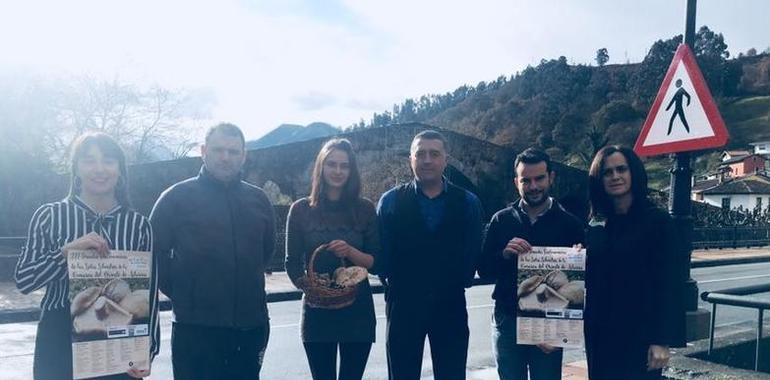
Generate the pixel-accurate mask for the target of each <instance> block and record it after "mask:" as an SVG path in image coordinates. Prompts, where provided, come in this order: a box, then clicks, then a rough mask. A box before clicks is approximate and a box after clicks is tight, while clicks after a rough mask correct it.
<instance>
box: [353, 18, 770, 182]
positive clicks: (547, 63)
mask: <svg viewBox="0 0 770 380" xmlns="http://www.w3.org/2000/svg"><path fill="white" fill-rule="evenodd" d="M698 36H699V37H698V39H697V40H696V44H695V49H694V51H695V52H696V55H697V57H698V64H699V66H700V68H701V71H703V74H704V77H705V78H706V81H707V82H708V85H709V88H710V90H711V93H712V94H713V95H714V97H715V99H716V101H717V105H718V107H719V110H720V112H721V114H722V116H723V118H724V120H725V123H726V125H727V128H728V131H729V133H730V140H729V144H728V146H727V147H725V149H734V148H741V149H747V148H748V146H747V144H748V143H750V142H753V141H758V140H770V54H767V53H766V54H760V55H752V56H741V57H739V58H735V59H728V57H729V53H728V52H727V50H726V48H727V45H726V44H725V43H724V40H723V37H722V36H721V34H715V33H713V32H711V31H709V30H708V28H705V27H704V28H701V30H700V31H699V32H698ZM679 41H681V36H677V37H674V38H672V39H670V40H659V41H656V42H655V43H654V44H653V46H652V47H651V48H650V50H649V53H648V54H647V56H646V57H645V59H644V61H642V62H640V63H635V64H623V65H607V66H588V65H570V64H568V63H567V59H566V58H565V57H559V58H558V59H552V60H542V61H541V62H540V64H539V65H537V66H534V67H527V68H526V69H525V70H523V71H521V72H517V73H516V74H514V75H512V76H510V77H506V76H500V77H498V78H497V79H496V80H494V81H490V82H480V83H478V84H477V85H475V86H468V85H465V86H461V87H459V88H457V89H456V90H454V91H452V92H447V93H445V94H433V95H424V96H421V97H419V98H414V99H407V100H405V101H404V102H403V103H402V104H399V105H396V106H394V107H393V111H392V112H390V111H385V112H383V113H382V114H374V116H373V118H372V121H371V122H370V123H369V124H368V125H365V124H363V123H361V124H359V125H356V126H353V128H354V129H355V128H363V127H368V126H383V125H387V124H389V123H392V122H396V123H405V122H412V121H415V122H424V123H427V124H432V125H436V126H440V127H442V128H447V129H451V130H454V131H457V132H460V133H463V134H467V135H470V136H473V137H477V138H480V139H484V140H488V141H491V142H494V143H496V144H500V145H504V146H509V147H511V148H513V149H515V150H522V149H524V148H526V147H529V146H539V147H541V148H543V149H546V151H547V152H548V153H549V154H550V155H551V156H552V157H553V158H554V159H556V160H558V161H561V162H563V163H566V164H569V165H572V166H576V167H582V168H587V167H588V165H589V164H590V161H591V158H592V157H593V155H594V154H595V152H596V151H597V150H598V149H600V148H601V147H602V146H604V145H606V144H622V145H627V146H633V144H634V142H635V141H636V138H637V136H638V134H639V131H640V129H641V126H642V124H643V123H644V119H645V117H646V115H647V113H648V112H649V109H650V106H651V104H652V101H653V100H654V97H655V95H656V94H657V90H658V88H659V86H660V84H661V82H662V80H663V76H664V75H665V73H666V70H667V68H668V65H669V64H670V62H671V58H672V57H673V54H674V51H675V50H676V47H677V46H678V44H679ZM720 151H721V149H720ZM694 157H695V162H694V170H695V171H696V173H698V172H704V171H707V170H709V169H711V168H713V167H715V165H716V164H717V162H718V153H717V150H712V151H704V152H697V153H696V154H694ZM646 164H647V168H648V170H649V172H650V173H649V174H650V178H651V185H652V186H653V187H657V188H662V187H665V186H667V185H668V177H669V174H668V170H669V168H670V166H671V164H670V160H669V159H668V158H667V157H654V158H650V159H647V160H646Z"/></svg>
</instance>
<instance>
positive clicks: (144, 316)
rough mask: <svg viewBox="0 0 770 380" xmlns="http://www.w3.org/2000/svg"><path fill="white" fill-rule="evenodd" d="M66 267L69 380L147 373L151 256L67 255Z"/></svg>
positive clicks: (127, 253)
mask: <svg viewBox="0 0 770 380" xmlns="http://www.w3.org/2000/svg"><path fill="white" fill-rule="evenodd" d="M67 267H68V270H69V284H70V285H69V294H70V305H71V306H70V312H71V315H72V367H73V371H72V372H73V378H74V379H86V378H90V377H96V376H106V375H112V374H118V373H125V372H126V371H127V370H128V369H129V368H131V367H137V368H139V369H148V368H149V365H150V275H151V273H152V253H150V252H138V251H110V254H109V255H108V256H106V257H102V256H100V255H99V254H98V253H97V252H96V251H71V252H70V253H69V255H68V258H67Z"/></svg>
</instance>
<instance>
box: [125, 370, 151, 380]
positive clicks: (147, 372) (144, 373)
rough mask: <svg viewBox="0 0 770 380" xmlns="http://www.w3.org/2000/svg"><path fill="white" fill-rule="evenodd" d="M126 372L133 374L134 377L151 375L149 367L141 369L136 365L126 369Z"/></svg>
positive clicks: (129, 374)
mask: <svg viewBox="0 0 770 380" xmlns="http://www.w3.org/2000/svg"><path fill="white" fill-rule="evenodd" d="M126 373H127V374H128V376H131V377H133V378H134V379H141V378H143V377H147V376H150V369H149V368H147V369H139V368H136V367H131V368H129V369H128V371H126Z"/></svg>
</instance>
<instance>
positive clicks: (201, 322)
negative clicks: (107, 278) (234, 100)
mask: <svg viewBox="0 0 770 380" xmlns="http://www.w3.org/2000/svg"><path fill="white" fill-rule="evenodd" d="M201 154H202V157H203V167H202V168H201V170H200V174H198V176H197V177H194V178H190V179H187V180H185V181H182V182H179V183H177V184H175V185H173V186H171V187H170V188H168V189H167V190H166V191H164V192H163V194H161V196H160V198H159V199H158V201H157V202H156V203H155V207H154V208H153V210H152V214H151V216H150V221H151V223H152V226H153V229H154V232H155V242H154V250H155V254H156V256H157V257H158V260H159V262H158V267H159V283H160V289H161V291H163V293H164V294H166V295H167V296H168V297H169V298H170V299H171V303H172V305H173V310H174V323H173V330H172V335H171V350H172V363H173V369H174V378H176V379H205V380H208V379H259V371H260V369H261V366H262V358H263V356H264V352H265V347H266V346H267V340H268V335H269V331H270V330H269V324H268V315H267V304H266V302H265V276H264V273H265V267H266V266H267V265H268V263H269V262H270V258H271V256H272V254H273V250H274V245H275V221H274V216H273V207H272V205H271V204H270V201H269V200H268V198H267V196H266V195H265V193H264V192H262V190H260V189H259V188H258V187H256V186H252V185H250V184H248V183H246V182H244V181H242V180H241V179H240V173H241V168H242V167H243V164H244V162H245V160H246V152H245V141H244V138H243V133H242V132H241V130H240V129H239V128H238V127H237V126H235V125H232V124H219V125H216V126H214V127H212V128H211V129H209V131H208V133H207V134H206V142H205V145H203V146H202V148H201Z"/></svg>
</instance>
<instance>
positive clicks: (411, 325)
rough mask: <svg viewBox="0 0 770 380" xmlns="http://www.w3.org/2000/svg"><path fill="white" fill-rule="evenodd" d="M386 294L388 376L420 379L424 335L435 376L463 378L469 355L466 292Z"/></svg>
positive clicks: (449, 379) (448, 379)
mask: <svg viewBox="0 0 770 380" xmlns="http://www.w3.org/2000/svg"><path fill="white" fill-rule="evenodd" d="M394 298H395V297H389V299H388V301H387V306H386V312H387V317H388V326H387V343H386V346H387V354H388V378H389V379H390V380H419V379H420V372H421V370H422V355H423V348H424V347H425V337H426V336H427V337H428V341H429V342H430V353H431V359H432V360H433V376H434V378H435V379H436V380H464V379H465V364H466V362H467V359H468V336H469V331H468V312H467V310H466V309H465V295H464V293H459V294H458V295H453V296H452V297H441V298H435V297H423V298H420V299H413V298H412V297H409V298H410V299H399V298H395V299H394Z"/></svg>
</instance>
